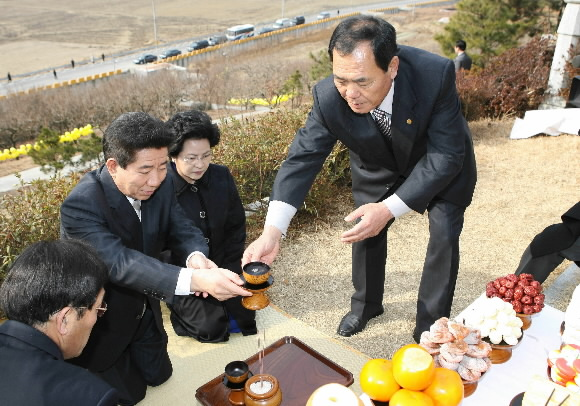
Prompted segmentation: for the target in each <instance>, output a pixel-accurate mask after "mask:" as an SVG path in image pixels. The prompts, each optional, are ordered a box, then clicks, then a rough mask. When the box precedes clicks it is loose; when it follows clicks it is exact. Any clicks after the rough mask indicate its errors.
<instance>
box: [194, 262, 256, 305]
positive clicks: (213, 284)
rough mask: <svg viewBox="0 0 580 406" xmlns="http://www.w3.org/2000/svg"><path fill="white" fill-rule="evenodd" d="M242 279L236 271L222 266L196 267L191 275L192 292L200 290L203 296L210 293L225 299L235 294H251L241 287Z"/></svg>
mask: <svg viewBox="0 0 580 406" xmlns="http://www.w3.org/2000/svg"><path fill="white" fill-rule="evenodd" d="M243 284H244V282H243V281H242V279H241V278H240V276H239V275H237V274H236V273H234V272H232V271H230V270H227V269H222V268H213V269H196V270H195V271H194V272H193V276H192V277H191V286H190V289H191V291H192V292H202V294H203V296H204V297H207V296H208V295H211V296H213V297H215V298H216V299H217V300H220V301H222V300H227V299H230V298H232V297H235V296H252V293H251V292H249V291H247V290H246V289H243V288H242V287H241V286H242V285H243Z"/></svg>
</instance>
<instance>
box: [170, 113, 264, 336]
mask: <svg viewBox="0 0 580 406" xmlns="http://www.w3.org/2000/svg"><path fill="white" fill-rule="evenodd" d="M168 124H169V125H170V126H171V127H172V128H173V131H174V134H175V142H174V143H173V145H172V146H171V147H170V149H169V156H170V158H171V164H170V165H169V169H168V175H169V177H170V178H171V179H172V181H173V185H174V188H175V192H176V195H177V200H178V201H179V203H180V205H181V207H182V208H183V209H184V211H185V212H186V214H187V216H188V217H189V218H191V219H192V220H193V221H194V222H195V225H196V226H197V227H198V228H199V229H200V230H201V231H202V232H203V234H204V236H205V238H206V241H207V243H208V246H209V259H211V260H212V261H213V262H215V264H216V265H217V266H218V267H220V268H226V269H229V270H231V271H233V272H236V273H238V274H241V272H242V269H241V258H242V254H243V251H244V244H245V240H246V217H245V211H244V207H243V205H242V201H241V200H240V196H239V194H238V191H237V188H236V184H235V182H234V179H233V177H232V175H231V173H230V171H229V169H228V168H227V167H225V166H223V165H217V164H212V163H211V161H212V148H213V147H215V146H216V145H217V144H218V143H219V140H220V132H219V129H218V127H217V125H215V124H213V123H212V122H211V119H210V117H209V116H208V115H207V114H206V113H204V112H202V111H197V110H191V111H186V112H181V113H178V114H176V115H174V116H173V117H172V118H171V119H170V120H169V121H168ZM167 254H168V255H167V257H168V256H170V253H167ZM168 262H172V263H173V258H171V259H169V260H168ZM169 308H170V310H171V324H172V325H173V328H174V330H175V332H176V333H177V335H180V336H191V337H194V338H195V339H197V340H198V341H201V342H221V341H227V340H228V338H229V333H231V332H241V333H242V334H243V335H251V334H256V333H257V329H256V321H255V311H252V310H248V309H246V308H244V307H243V306H242V304H241V297H234V298H231V299H229V300H226V301H225V302H219V301H218V300H216V299H214V298H213V297H211V296H208V297H207V298H204V297H202V296H196V295H190V296H182V297H179V299H178V300H176V301H175V302H174V303H173V305H171V306H169Z"/></svg>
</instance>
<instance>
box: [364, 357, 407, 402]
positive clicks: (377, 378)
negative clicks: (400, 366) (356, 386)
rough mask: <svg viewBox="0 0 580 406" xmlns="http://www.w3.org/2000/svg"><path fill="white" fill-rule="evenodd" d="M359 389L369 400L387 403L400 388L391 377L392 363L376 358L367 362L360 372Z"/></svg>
mask: <svg viewBox="0 0 580 406" xmlns="http://www.w3.org/2000/svg"><path fill="white" fill-rule="evenodd" d="M360 387H361V389H362V391H363V392H364V393H366V394H367V395H368V396H369V398H371V399H373V400H378V401H379V402H387V401H389V399H391V396H393V393H395V392H396V391H398V390H399V389H400V388H401V387H400V386H399V384H398V383H397V381H396V380H395V377H394V376H393V363H392V362H391V361H390V360H388V359H382V358H376V359H371V360H369V361H367V362H366V363H365V364H364V365H363V367H362V369H361V371H360Z"/></svg>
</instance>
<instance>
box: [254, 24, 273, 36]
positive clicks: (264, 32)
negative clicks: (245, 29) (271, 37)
mask: <svg viewBox="0 0 580 406" xmlns="http://www.w3.org/2000/svg"><path fill="white" fill-rule="evenodd" d="M272 31H276V28H274V27H272V26H269V25H268V26H265V27H262V28H260V29H259V30H258V31H257V32H256V35H262V34H266V33H267V32H272Z"/></svg>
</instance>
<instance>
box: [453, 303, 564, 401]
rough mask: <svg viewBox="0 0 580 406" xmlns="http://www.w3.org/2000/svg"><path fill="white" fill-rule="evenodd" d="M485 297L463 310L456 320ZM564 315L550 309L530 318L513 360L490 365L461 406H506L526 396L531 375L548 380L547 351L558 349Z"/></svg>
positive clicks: (546, 308)
mask: <svg viewBox="0 0 580 406" xmlns="http://www.w3.org/2000/svg"><path fill="white" fill-rule="evenodd" d="M484 297H485V296H484V295H482V296H481V297H479V298H478V299H476V301H475V302H474V303H472V304H471V305H470V306H468V307H467V308H466V309H465V310H463V311H462V312H461V313H460V314H459V316H458V317H461V316H462V314H463V313H464V312H466V311H469V309H470V308H471V307H472V306H473V305H474V304H475V303H476V302H477V301H479V300H482V299H483V298H484ZM563 320H564V313H563V312H561V311H559V310H557V309H554V308H553V307H551V306H545V307H544V308H543V309H542V311H541V312H540V313H538V314H535V315H533V316H532V325H531V326H530V328H528V329H527V330H525V331H524V337H523V339H522V341H520V343H519V344H518V345H517V346H516V347H514V348H513V350H512V357H511V358H510V359H509V360H508V361H507V362H505V363H503V364H493V365H492V367H491V368H490V369H489V370H488V371H487V373H486V374H485V376H484V377H483V378H482V379H481V380H480V381H479V383H478V386H477V389H476V390H475V392H474V393H473V394H472V395H471V396H469V397H467V398H465V399H464V400H463V403H462V406H484V405H493V406H508V405H509V404H510V401H511V400H512V399H513V398H514V396H516V395H517V394H518V393H521V392H525V391H526V390H527V389H528V385H529V384H530V378H532V377H533V376H534V375H539V376H541V377H545V378H547V368H548V364H547V361H546V360H547V358H548V352H549V351H550V350H555V349H558V348H560V344H561V339H560V325H561V324H562V321H563Z"/></svg>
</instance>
